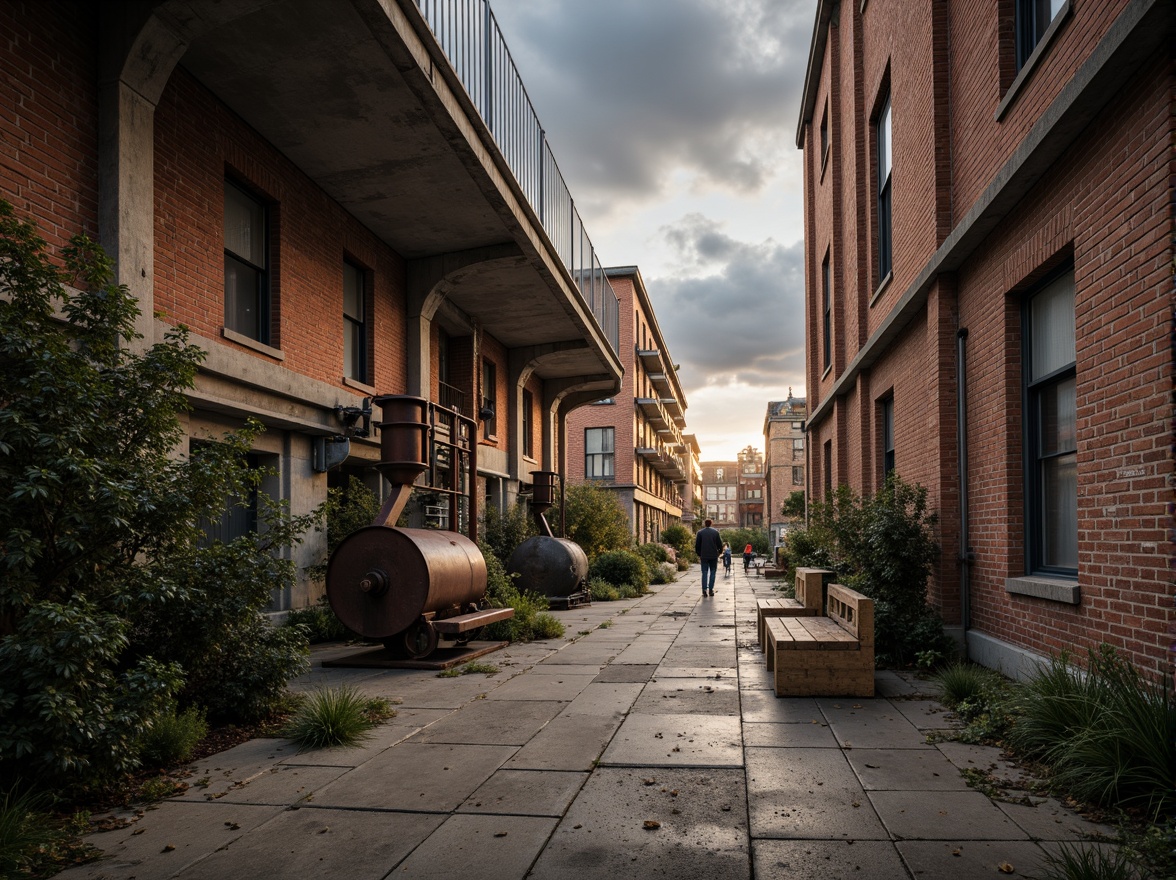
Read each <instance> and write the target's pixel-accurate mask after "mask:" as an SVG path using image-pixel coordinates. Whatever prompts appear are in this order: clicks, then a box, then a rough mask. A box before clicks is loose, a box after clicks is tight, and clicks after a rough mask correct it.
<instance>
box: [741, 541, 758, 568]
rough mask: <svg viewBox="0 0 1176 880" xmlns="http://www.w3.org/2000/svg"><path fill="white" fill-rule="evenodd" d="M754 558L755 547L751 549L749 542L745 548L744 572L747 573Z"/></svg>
mask: <svg viewBox="0 0 1176 880" xmlns="http://www.w3.org/2000/svg"><path fill="white" fill-rule="evenodd" d="M753 558H755V551H754V550H753V549H751V543H750V542H748V544H747V546H746V547H744V548H743V572H744V574H746V573H747V569H748V567H749V566H750V565H751V560H752V559H753Z"/></svg>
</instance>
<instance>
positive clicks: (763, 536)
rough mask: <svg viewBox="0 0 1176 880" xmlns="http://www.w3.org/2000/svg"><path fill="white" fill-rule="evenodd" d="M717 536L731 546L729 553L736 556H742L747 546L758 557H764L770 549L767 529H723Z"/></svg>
mask: <svg viewBox="0 0 1176 880" xmlns="http://www.w3.org/2000/svg"><path fill="white" fill-rule="evenodd" d="M719 534H720V536H721V537H722V539H723V540H724V541H725V542H726V543H728V544H730V545H731V552H732V553H734V554H735V555H736V556H739V555H740V554H742V553H743V548H744V547H746V546H747V545H748V544H750V545H751V549H752V550H754V551H755V552H756V553H757V554H759V555H760V556H766V555H767V553H768V550H769V549H770V547H769V544H768V530H767V529H752V528H738V529H723V530H722V531H721V532H720V533H719Z"/></svg>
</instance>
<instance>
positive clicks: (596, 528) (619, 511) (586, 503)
mask: <svg viewBox="0 0 1176 880" xmlns="http://www.w3.org/2000/svg"><path fill="white" fill-rule="evenodd" d="M564 498H565V504H566V508H565V509H566V514H565V523H566V528H567V535H566V537H567V538H569V539H570V540H572V541H575V542H576V543H577V544H579V545H580V547H581V548H582V549H583V551H584V553H585V555H587V557H588V560H589V561H590V562H591V561H592V560H593V559H594V558H596V557H597V556H599V555H600V554H601V553H604V552H605V551H606V550H628V549H629V548H630V547H631V546H633V532H632V530H631V528H630V526H629V516H628V514H626V513H625V510H624V508H622V507H621V505H620V502H619V501H617V496H616V495H615V494H613V493H612V492H610V491H608V490H607V489H602V488H600V487H599V486H594V485H592V484H591V483H580V484H578V485H575V486H568V487H567V490H566V491H565V493H564ZM547 516H548V519H549V521H550V522H553V523H557V522H559V508H558V507H556V508H553V509H552V511H551V513H549V514H548V515H547Z"/></svg>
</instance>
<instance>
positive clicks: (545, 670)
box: [527, 663, 605, 675]
mask: <svg viewBox="0 0 1176 880" xmlns="http://www.w3.org/2000/svg"><path fill="white" fill-rule="evenodd" d="M604 668H605V667H604V665H603V664H598V663H581V664H578V665H577V664H575V663H551V664H548V663H536V664H535V665H534V666H532V667H530V668H529V669H528V670H527V671H528V672H529V673H530V674H531V675H598V674H599V673H600V672H601V670H602V669H604Z"/></svg>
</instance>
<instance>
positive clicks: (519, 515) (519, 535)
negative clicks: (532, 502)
mask: <svg viewBox="0 0 1176 880" xmlns="http://www.w3.org/2000/svg"><path fill="white" fill-rule="evenodd" d="M538 534H539V528H538V526H536V525H535V520H534V518H533V517H532V516H531V514H530V511H529V510H528V508H527V504H526V503H525V502H523V501H520V502H519V503H518V504H515V505H514V506H513V507H510V508H508V509H507V510H505V511H499V510H498V508H496V507H494V506H493V505H487V507H486V510H485V511H484V512H483V514H482V532H481V543H482V544H483V545H484V546H485V549H487V550H489V551H490V552H491V553H493V554H494V555H495V556H497V557H498V560H499V561H500V562H502V563H503V564H504V565H505V564H506V563H507V562H509V561H510V557H511V554H512V553H514V552H515V549H516V548H517V547H518V546H519V545H520V544H522V543H523V542H524V541H526V540H527V539H528V538H533V537H534V536H535V535H538Z"/></svg>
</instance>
